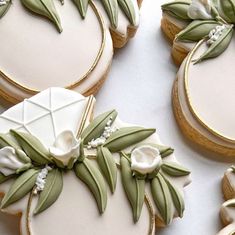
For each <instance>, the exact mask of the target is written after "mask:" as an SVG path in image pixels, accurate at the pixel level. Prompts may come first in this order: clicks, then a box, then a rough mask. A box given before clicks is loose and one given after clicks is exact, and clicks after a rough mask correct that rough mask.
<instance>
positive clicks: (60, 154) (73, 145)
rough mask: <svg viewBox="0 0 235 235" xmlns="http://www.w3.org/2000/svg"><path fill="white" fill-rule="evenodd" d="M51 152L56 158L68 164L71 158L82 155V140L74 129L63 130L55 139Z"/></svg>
mask: <svg viewBox="0 0 235 235" xmlns="http://www.w3.org/2000/svg"><path fill="white" fill-rule="evenodd" d="M49 150H50V153H51V155H52V156H53V157H54V159H55V160H58V161H60V162H62V163H63V165H64V166H67V165H68V164H69V162H70V160H71V159H75V158H78V157H79V155H80V140H78V139H77V138H76V137H75V135H74V134H73V132H72V131H69V130H66V131H63V132H61V133H60V134H59V135H58V136H57V137H56V140H55V143H54V146H52V147H50V149H49Z"/></svg>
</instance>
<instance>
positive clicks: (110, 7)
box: [0, 0, 137, 33]
mask: <svg viewBox="0 0 235 235" xmlns="http://www.w3.org/2000/svg"><path fill="white" fill-rule="evenodd" d="M71 1H73V2H74V4H75V5H76V6H77V8H78V11H79V13H80V15H81V17H82V18H83V19H85V17H86V13H87V10H88V5H89V2H90V1H91V0H71ZM21 2H22V4H23V5H24V6H25V7H26V8H27V9H28V10H30V11H32V12H34V13H35V14H38V15H41V16H44V17H46V18H48V19H49V20H50V21H52V22H53V23H54V24H55V26H56V28H57V30H58V31H59V32H60V33H61V32H62V31H63V29H62V26H61V20H60V17H59V14H58V12H57V10H56V7H55V4H54V0H21ZM61 2H62V4H64V2H63V1H61ZM101 3H102V5H103V6H104V8H105V10H106V12H107V15H108V17H109V19H110V22H111V26H112V28H114V29H116V28H117V26H118V10H119V7H120V8H121V10H122V11H123V12H124V14H125V15H126V17H127V18H128V20H129V21H130V23H131V24H132V25H136V19H137V16H136V14H137V13H136V9H135V6H134V4H133V1H132V0H101ZM11 4H12V0H9V1H7V2H6V4H5V5H2V6H0V18H1V17H3V16H4V15H5V14H6V12H7V11H8V10H9V8H10V6H11Z"/></svg>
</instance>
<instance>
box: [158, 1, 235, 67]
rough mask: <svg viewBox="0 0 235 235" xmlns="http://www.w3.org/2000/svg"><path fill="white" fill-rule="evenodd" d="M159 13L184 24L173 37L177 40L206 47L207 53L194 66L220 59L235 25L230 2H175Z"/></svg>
mask: <svg viewBox="0 0 235 235" xmlns="http://www.w3.org/2000/svg"><path fill="white" fill-rule="evenodd" d="M199 7H200V9H199ZM162 11H163V12H164V13H166V14H169V15H170V16H173V17H174V18H176V19H178V20H180V21H182V22H186V23H187V26H186V27H185V28H184V29H183V30H182V31H181V32H180V33H179V34H178V35H176V40H179V41H182V42H198V41H200V40H204V41H205V42H206V43H207V45H208V48H207V50H206V51H205V52H204V53H203V54H202V55H201V56H200V57H199V58H198V59H196V60H195V61H194V63H195V64H196V63H199V62H202V61H203V60H206V59H210V58H215V57H217V56H219V55H221V54H222V53H223V52H224V51H225V50H226V49H227V47H228V46H229V44H230V42H231V40H232V37H233V32H234V24H235V2H234V1H232V0H206V1H202V0H192V1H190V0H179V1H178V0H177V1H171V2H169V3H166V4H164V5H162Z"/></svg>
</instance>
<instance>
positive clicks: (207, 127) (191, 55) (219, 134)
mask: <svg viewBox="0 0 235 235" xmlns="http://www.w3.org/2000/svg"><path fill="white" fill-rule="evenodd" d="M204 42H205V39H202V40H201V41H199V42H198V43H197V44H196V45H195V47H194V48H193V50H192V51H191V52H190V53H189V55H188V57H187V59H186V64H185V69H184V90H185V94H186V101H187V104H188V106H189V110H190V111H191V113H192V114H193V116H194V117H195V118H196V120H197V121H198V122H199V123H200V124H201V125H202V126H203V127H205V128H206V129H207V130H208V131H210V132H212V133H213V134H215V135H216V136H217V137H219V138H221V139H222V140H225V141H229V142H231V143H235V139H232V138H230V137H228V136H225V135H223V134H222V133H220V132H219V131H218V130H216V129H214V128H212V127H211V126H209V125H208V124H206V122H205V121H204V120H203V119H202V118H201V117H200V115H199V114H198V113H197V111H196V110H195V108H194V107H193V104H192V102H191V97H190V92H189V85H188V83H189V76H188V74H189V66H190V63H191V62H192V57H193V55H194V54H195V52H196V51H197V49H198V48H199V47H200V46H201V45H202V44H203V43H204Z"/></svg>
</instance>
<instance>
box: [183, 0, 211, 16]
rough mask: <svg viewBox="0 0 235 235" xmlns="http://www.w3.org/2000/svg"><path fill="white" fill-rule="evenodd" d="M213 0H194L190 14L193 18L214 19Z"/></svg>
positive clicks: (189, 10)
mask: <svg viewBox="0 0 235 235" xmlns="http://www.w3.org/2000/svg"><path fill="white" fill-rule="evenodd" d="M211 8H212V3H211V0H192V3H191V4H190V6H189V9H188V16H189V17H190V18H191V19H205V20H206V19H212V18H213V17H212V15H211Z"/></svg>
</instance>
